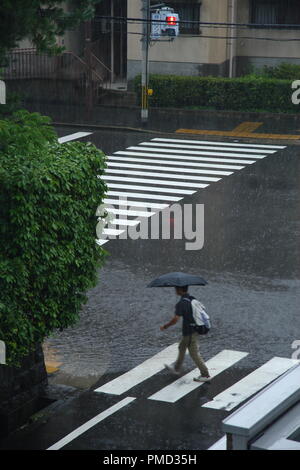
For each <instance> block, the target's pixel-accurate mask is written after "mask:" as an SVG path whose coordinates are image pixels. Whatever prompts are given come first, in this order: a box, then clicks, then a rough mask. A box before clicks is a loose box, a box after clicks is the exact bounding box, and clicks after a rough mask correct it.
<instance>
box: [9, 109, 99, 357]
mask: <svg viewBox="0 0 300 470" xmlns="http://www.w3.org/2000/svg"><path fill="white" fill-rule="evenodd" d="M47 122H48V120H47V119H46V118H43V117H41V116H40V115H38V114H29V113H27V112H24V111H23V112H18V113H16V114H14V115H13V116H12V117H11V119H7V120H3V121H0V142H1V146H2V148H1V149H0V208H1V209H0V246H1V250H0V338H1V340H4V341H5V342H6V346H7V353H8V363H9V364H12V365H17V364H18V363H19V362H20V359H21V357H22V356H24V355H26V354H28V352H29V351H31V350H32V349H33V348H34V346H35V344H36V343H41V342H42V341H43V340H44V338H45V337H47V336H49V335H50V334H51V333H52V332H53V330H55V329H57V328H60V329H61V328H66V327H68V326H70V325H73V324H74V323H75V322H76V320H77V319H78V316H79V312H80V309H81V307H82V305H83V303H84V302H85V301H86V295H85V292H86V291H87V289H89V288H91V287H93V286H94V285H95V283H96V280H97V271H96V268H97V267H98V266H101V264H102V263H103V261H104V256H105V253H106V252H105V250H103V249H102V248H101V247H99V246H98V245H97V244H96V243H95V238H96V224H97V218H96V216H95V214H96V209H97V207H98V206H99V205H100V204H101V203H102V201H103V197H104V194H105V192H106V189H107V188H106V184H105V182H104V181H102V179H101V178H97V175H101V174H103V171H104V169H105V166H106V164H105V156H104V154H103V153H102V152H100V151H99V150H98V149H97V148H96V147H95V146H93V145H91V144H86V143H82V142H75V143H66V144H63V145H61V144H59V143H58V141H57V137H55V135H54V132H53V130H52V128H51V127H50V126H49V125H48V124H47Z"/></svg>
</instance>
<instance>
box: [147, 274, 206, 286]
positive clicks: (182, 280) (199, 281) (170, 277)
mask: <svg viewBox="0 0 300 470" xmlns="http://www.w3.org/2000/svg"><path fill="white" fill-rule="evenodd" d="M206 284H207V282H206V281H205V279H203V278H202V277H200V276H194V275H193V274H186V273H167V274H163V275H162V276H160V277H158V278H157V279H154V280H153V281H152V282H150V284H149V285H148V286H147V287H183V286H205V285H206Z"/></svg>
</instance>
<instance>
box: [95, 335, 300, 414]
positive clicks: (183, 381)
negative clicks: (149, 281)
mask: <svg viewBox="0 0 300 470" xmlns="http://www.w3.org/2000/svg"><path fill="white" fill-rule="evenodd" d="M177 351H178V343H175V344H172V345H171V346H168V347H167V348H165V349H164V350H162V351H160V352H159V353H157V354H155V355H154V356H153V357H151V358H149V359H147V360H146V361H144V362H142V363H141V364H139V365H138V366H136V367H135V368H133V369H131V370H129V371H128V372H125V373H124V374H122V375H121V376H118V377H116V378H115V379H113V380H112V381H110V382H108V383H106V384H104V385H102V386H101V387H99V388H97V389H96V390H94V391H95V392H97V393H106V394H112V395H122V394H123V393H125V392H128V391H129V390H131V389H132V388H134V387H136V386H137V385H139V384H142V383H143V382H145V381H147V380H149V379H150V378H152V377H154V376H155V375H156V374H158V373H159V372H161V371H162V370H163V369H164V368H165V364H166V363H167V364H168V363H171V362H173V361H174V359H175V358H176V356H177ZM248 355H249V353H248V352H244V351H235V350H228V349H225V350H222V351H220V352H219V353H218V354H216V355H215V356H213V357H212V358H210V359H208V360H207V361H206V365H207V367H208V369H209V371H210V375H211V377H212V380H213V379H214V377H216V376H217V375H219V374H221V373H223V372H224V371H226V370H227V369H230V368H232V367H233V366H235V365H236V364H237V363H239V362H240V361H242V359H244V358H245V357H247V356H248ZM298 363H299V361H298V360H295V359H289V358H282V357H273V358H272V359H270V360H269V361H267V362H266V363H265V364H263V365H262V366H260V367H259V368H257V369H255V370H254V371H253V372H251V373H250V374H248V375H247V376H246V377H244V378H243V379H241V380H240V381H238V382H236V383H235V384H234V385H232V386H231V387H229V388H227V389H226V390H224V391H223V392H222V393H220V394H218V395H217V396H215V397H214V398H213V400H211V401H209V402H207V403H205V404H203V405H202V406H203V407H204V408H211V409H219V410H226V411H231V410H232V409H234V408H236V407H237V406H238V405H239V404H241V403H242V402H244V401H245V400H246V399H248V398H250V397H251V396H252V395H254V394H255V393H257V392H258V391H260V390H261V389H262V388H264V387H265V386H266V385H268V384H269V383H271V382H272V381H273V380H275V379H276V378H277V377H279V376H280V375H282V374H284V373H285V372H286V371H287V370H289V369H290V368H291V367H293V366H294V365H295V364H298ZM198 375H199V370H198V369H193V370H192V371H190V372H188V373H187V374H184V375H183V376H181V377H179V378H177V379H176V378H175V379H174V381H172V382H171V383H170V384H168V385H166V386H165V387H163V388H161V389H160V390H158V391H156V392H155V393H154V394H152V395H150V396H149V397H148V399H149V400H153V401H157V402H165V403H176V402H178V401H179V400H180V399H182V398H183V397H186V396H187V395H189V394H190V393H191V392H193V391H194V390H196V389H198V388H200V387H201V386H203V385H204V384H203V383H199V382H195V381H194V380H193V379H194V377H197V376H198Z"/></svg>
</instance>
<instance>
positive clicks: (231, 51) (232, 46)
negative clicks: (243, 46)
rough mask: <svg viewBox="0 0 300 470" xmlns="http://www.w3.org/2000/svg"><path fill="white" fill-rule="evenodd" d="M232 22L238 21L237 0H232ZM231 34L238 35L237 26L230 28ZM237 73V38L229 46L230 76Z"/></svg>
mask: <svg viewBox="0 0 300 470" xmlns="http://www.w3.org/2000/svg"><path fill="white" fill-rule="evenodd" d="M230 8H231V14H230V23H231V24H233V23H236V22H237V21H236V20H237V2H236V0H230ZM230 36H232V37H235V36H237V29H236V28H235V27H231V29H230ZM235 75H236V39H231V40H230V46H229V78H233V77H235Z"/></svg>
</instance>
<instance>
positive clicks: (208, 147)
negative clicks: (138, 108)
mask: <svg viewBox="0 0 300 470" xmlns="http://www.w3.org/2000/svg"><path fill="white" fill-rule="evenodd" d="M139 145H147V146H149V145H151V146H153V147H169V148H178V147H179V148H181V149H196V150H197V149H198V150H218V151H223V152H237V151H239V152H249V153H254V154H255V153H258V154H259V153H261V152H262V150H261V149H249V148H242V147H238V148H234V147H214V146H213V145H212V144H211V145H184V144H180V143H177V144H176V143H173V144H167V143H162V142H160V143H159V142H141V143H140V144H139ZM264 152H265V153H267V154H272V153H275V152H276V150H267V149H264ZM253 157H254V158H255V155H253Z"/></svg>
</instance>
